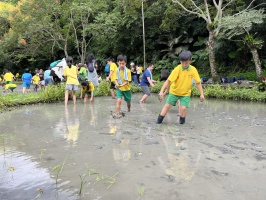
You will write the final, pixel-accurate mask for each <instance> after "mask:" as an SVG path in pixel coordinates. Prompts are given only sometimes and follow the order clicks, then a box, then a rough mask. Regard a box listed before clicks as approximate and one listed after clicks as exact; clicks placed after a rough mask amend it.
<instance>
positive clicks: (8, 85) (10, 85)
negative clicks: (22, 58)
mask: <svg viewBox="0 0 266 200" xmlns="http://www.w3.org/2000/svg"><path fill="white" fill-rule="evenodd" d="M16 87H17V85H16V84H13V83H11V84H6V85H5V89H6V90H8V89H9V88H13V89H15V88H16Z"/></svg>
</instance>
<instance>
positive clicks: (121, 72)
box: [115, 69, 131, 91]
mask: <svg viewBox="0 0 266 200" xmlns="http://www.w3.org/2000/svg"><path fill="white" fill-rule="evenodd" d="M119 73H120V77H121V79H122V83H124V82H125V79H124V70H120V71H119ZM115 76H116V73H115ZM127 77H128V82H127V84H126V85H124V86H122V87H120V88H119V90H121V91H128V90H130V85H129V82H130V81H131V71H130V70H129V69H127ZM116 79H117V76H116Z"/></svg>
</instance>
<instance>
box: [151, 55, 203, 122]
mask: <svg viewBox="0 0 266 200" xmlns="http://www.w3.org/2000/svg"><path fill="white" fill-rule="evenodd" d="M191 58H192V54H191V52H190V51H182V52H181V53H180V62H181V64H180V65H178V66H177V67H176V68H175V69H174V70H173V71H172V72H171V74H170V76H169V77H168V79H167V80H166V81H165V82H164V84H163V86H162V88H161V91H160V93H159V99H160V101H161V100H162V98H163V96H164V95H165V92H164V91H165V89H167V87H168V86H169V85H170V91H169V95H168V98H167V100H166V104H165V105H164V107H163V109H162V111H161V113H160V114H159V116H158V119H157V122H156V123H157V124H161V123H162V121H163V119H164V117H165V115H166V114H167V112H168V111H169V110H170V108H171V107H172V106H175V105H176V102H177V101H178V100H180V109H179V112H180V113H179V114H180V119H179V123H180V124H184V123H185V119H186V113H187V112H186V111H187V108H189V105H190V95H191V86H192V79H193V78H194V80H195V82H196V85H197V87H198V89H199V91H200V101H204V94H203V89H202V85H201V82H200V77H199V74H198V71H197V69H196V68H195V67H193V66H191V65H190V63H191Z"/></svg>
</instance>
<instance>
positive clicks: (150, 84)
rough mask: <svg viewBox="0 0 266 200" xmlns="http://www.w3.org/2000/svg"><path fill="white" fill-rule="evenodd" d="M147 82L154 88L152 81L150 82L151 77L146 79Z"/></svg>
mask: <svg viewBox="0 0 266 200" xmlns="http://www.w3.org/2000/svg"><path fill="white" fill-rule="evenodd" d="M147 80H148V82H149V83H150V85H151V86H152V87H154V84H153V80H151V77H147Z"/></svg>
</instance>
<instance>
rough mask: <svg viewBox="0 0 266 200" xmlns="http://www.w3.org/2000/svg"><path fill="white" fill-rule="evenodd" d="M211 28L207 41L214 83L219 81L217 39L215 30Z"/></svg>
mask: <svg viewBox="0 0 266 200" xmlns="http://www.w3.org/2000/svg"><path fill="white" fill-rule="evenodd" d="M208 29H209V38H208V42H207V46H208V51H209V62H210V68H211V74H212V79H213V82H214V83H217V82H218V74H217V71H216V60H215V49H214V47H215V39H214V31H212V30H210V28H208Z"/></svg>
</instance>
